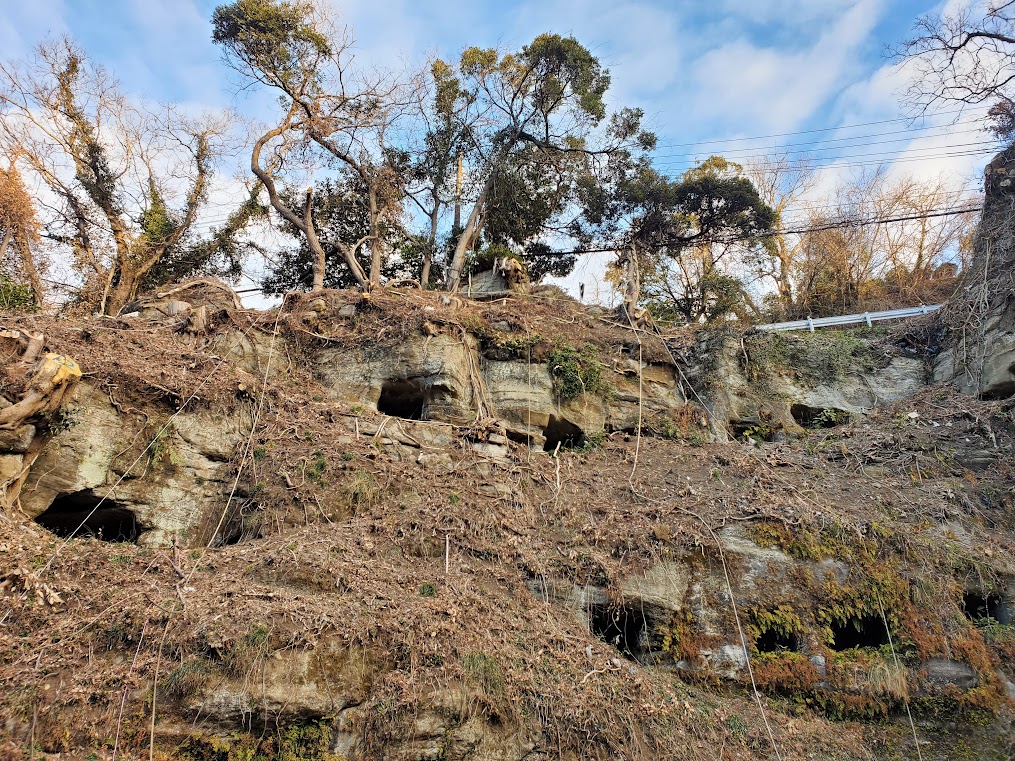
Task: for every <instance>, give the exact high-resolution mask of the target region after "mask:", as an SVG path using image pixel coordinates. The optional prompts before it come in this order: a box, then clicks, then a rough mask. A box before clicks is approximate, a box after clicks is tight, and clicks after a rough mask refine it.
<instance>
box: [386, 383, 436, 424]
mask: <svg viewBox="0 0 1015 761" xmlns="http://www.w3.org/2000/svg"><path fill="white" fill-rule="evenodd" d="M450 395H451V391H450V389H448V388H447V386H442V385H439V384H437V385H435V384H430V383H427V382H426V380H423V379H420V378H405V379H394V380H388V381H385V382H384V384H383V385H382V386H381V395H380V398H378V400H377V411H378V412H381V413H383V414H385V415H390V416H391V417H400V418H404V419H406V420H429V419H430V415H431V412H432V411H433V408H434V407H435V406H436V405H438V404H440V403H441V402H442V401H444V400H446V399H447V397H448V396H450Z"/></svg>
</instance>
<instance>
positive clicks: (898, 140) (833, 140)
mask: <svg viewBox="0 0 1015 761" xmlns="http://www.w3.org/2000/svg"><path fill="white" fill-rule="evenodd" d="M967 123H968V122H958V124H967ZM953 126H955V125H953ZM928 130H943V131H944V132H943V134H945V135H962V134H970V133H973V132H982V131H983V130H982V129H967V130H953V129H950V128H949V127H921V128H919V129H915V130H905V129H903V130H893V131H891V132H875V133H873V134H870V135H853V136H851V137H838V138H831V139H828V140H813V141H808V142H803V143H783V144H781V145H752V146H749V147H747V148H733V149H727V150H722V151H720V152H721V153H723V154H726V153H741V152H743V151H767V150H772V151H782V150H783V149H785V148H796V147H806V146H812V145H824V144H827V143H844V142H847V141H860V140H868V139H869V138H872V137H885V136H888V135H913V134H914V133H917V132H924V131H928ZM919 137H921V138H928V137H939V136H938V135H920V136H919ZM912 139H918V138H912ZM908 140H910V138H904V137H902V138H896V139H894V140H882V141H878V142H873V143H866V145H883V144H885V143H901V142H907V141H908ZM839 147H841V148H852V147H859V146H850V145H843V146H839ZM815 150H831V148H816V149H815ZM800 152H801V151H790V153H800ZM657 155H658V156H659V157H660V158H667V157H669V156H687V155H690V152H687V151H685V152H684V153H670V154H665V153H662V154H657Z"/></svg>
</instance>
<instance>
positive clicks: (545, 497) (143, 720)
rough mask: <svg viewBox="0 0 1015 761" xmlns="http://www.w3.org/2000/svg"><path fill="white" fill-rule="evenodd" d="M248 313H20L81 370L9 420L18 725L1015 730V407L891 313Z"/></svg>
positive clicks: (99, 737)
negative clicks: (824, 316) (779, 325)
mask: <svg viewBox="0 0 1015 761" xmlns="http://www.w3.org/2000/svg"><path fill="white" fill-rule="evenodd" d="M175 295H176V297H177V298H181V299H182V298H190V299H191V302H192V303H191V304H190V306H195V305H197V302H198V301H199V300H200V297H199V296H197V295H190V296H185V295H183V294H180V293H178V294H175ZM206 295H207V294H206ZM544 296H548V294H547V295H544ZM230 304H231V302H230V301H228V300H227V301H224V302H222V301H218V302H216V301H215V300H214V299H212V300H211V301H209V303H208V304H207V305H206V308H205V309H204V310H203V313H202V315H201V318H200V320H197V321H194V320H193V319H192V318H188V317H187V315H188V313H192V312H193V311H197V310H193V309H191V310H189V312H188V308H187V305H184V306H182V307H181V306H179V305H177V306H170V305H169V304H167V303H166V301H165V300H162V301H161V302H159V303H154V302H153V303H149V304H145V305H141V308H140V309H139V314H138V316H136V317H133V318H130V319H122V320H115V321H114V320H101V321H100V320H89V321H84V322H80V323H71V322H67V321H60V320H45V319H38V320H34V321H21V323H20V325H21V327H22V328H24V329H26V330H30V331H35V332H38V333H43V334H44V335H45V344H46V346H45V348H46V350H47V351H50V352H52V353H57V354H65V355H69V356H71V357H73V358H74V359H76V360H77V362H78V364H79V365H80V367H81V369H82V371H83V378H82V380H81V381H80V382H78V383H77V385H76V386H75V387H73V388H71V387H67V390H66V393H67V394H68V396H69V399H70V401H69V403H65V404H64V406H63V407H62V408H61V410H60V411H59V412H57V413H54V412H52V411H47V412H46V413H45V414H44V415H39V416H35V417H34V418H32V419H30V420H27V421H24V423H23V424H22V425H18V426H11V430H10V431H0V448H3V450H4V452H5V454H3V455H0V465H2V466H3V468H4V470H3V479H4V484H5V487H4V488H5V490H6V494H7V499H8V502H9V504H8V507H7V508H6V510H5V513H4V517H3V519H2V520H0V552H2V553H3V557H4V567H3V581H2V585H3V597H2V598H0V599H2V604H3V609H2V610H0V617H2V618H3V623H2V629H0V631H2V642H0V657H2V662H3V663H4V664H5V665H4V666H3V667H2V668H0V695H2V697H0V713H2V716H3V719H4V722H3V724H2V725H0V732H2V733H3V735H0V736H2V737H3V738H4V742H5V745H4V746H3V747H4V751H5V753H6V754H8V755H11V756H13V757H29V756H30V755H32V752H33V751H32V750H31V749H32V747H33V743H34V747H35V748H36V751H35V755H36V756H40V755H41V754H43V753H66V754H69V755H70V756H72V757H88V756H89V754H92V755H93V756H95V757H99V758H105V757H112V755H113V751H114V748H115V749H116V754H117V757H121V758H127V757H137V756H140V755H144V754H147V752H148V746H149V742H152V743H153V748H154V753H155V755H156V756H157V757H163V758H177V757H183V758H193V759H230V760H232V759H242V758H252V757H263V758H293V759H295V758H321V759H323V758H330V759H337V758H361V759H372V758H391V759H417V758H419V759H422V758H446V759H452V758H477V759H523V758H524V759H539V758H547V759H548V758H560V757H564V758H597V757H598V758H646V759H647V758H688V759H705V758H716V757H723V758H773V757H775V756H776V753H778V755H779V756H780V757H782V758H784V759H804V758H839V759H854V758H911V757H915V755H916V753H915V750H914V732H915V734H916V737H917V738H918V741H919V742H920V744H921V745H920V748H921V750H922V755H923V757H924V758H942V759H943V758H962V757H969V758H998V759H1000V758H1006V757H1008V755H1010V753H1011V752H1012V747H1011V737H1012V732H1011V711H1010V709H1011V703H1010V700H1011V697H1012V692H1013V691H1015V686H1013V685H1012V684H1011V681H1010V680H1011V679H1012V677H1013V676H1015V674H1013V673H1012V666H1011V664H1012V663H1013V662H1015V628H1013V627H1012V626H1011V623H1012V622H1011V618H1012V614H1013V610H1012V608H1013V600H1015V586H1013V581H1012V580H1013V579H1015V558H1013V555H1012V549H1011V548H1012V538H1013V533H1015V513H1013V511H1012V499H1013V494H1012V480H1011V476H1012V472H1011V471H1012V458H1011V454H1012V446H1013V437H1012V434H1013V431H1015V425H1013V411H1012V410H1013V405H1012V403H1011V401H1010V400H989V401H980V400H976V399H973V398H970V397H966V396H961V395H959V394H958V393H957V392H955V391H953V390H952V389H950V388H948V387H944V386H926V385H925V380H926V377H925V376H926V374H927V372H928V368H927V367H925V365H924V361H923V360H922V359H921V358H919V357H910V356H905V355H904V354H903V353H901V352H898V351H896V350H894V349H893V348H892V346H893V343H892V341H891V340H889V339H888V338H886V337H882V338H880V339H877V340H873V339H869V338H863V337H857V336H855V335H853V334H832V335H829V336H816V337H796V338H794V337H773V336H760V335H754V334H748V335H747V336H740V335H734V334H732V333H728V332H727V333H713V334H694V333H691V332H684V333H680V334H674V335H669V336H666V337H665V339H664V338H661V337H660V336H658V335H650V334H646V333H643V332H641V333H639V332H633V331H630V330H627V329H626V328H624V327H623V326H622V325H617V324H614V323H613V321H612V318H611V317H610V315H608V314H606V313H600V312H596V311H590V310H587V309H584V308H581V307H580V306H578V305H576V304H574V303H573V302H570V301H567V300H563V301H562V300H553V299H549V298H546V297H544V298H539V297H531V298H514V299H511V300H508V301H505V302H498V303H495V304H479V303H475V302H468V301H464V302H463V301H459V300H456V299H452V298H447V297H441V296H439V295H431V294H420V293H417V292H405V293H402V292H391V293H384V294H377V295H375V296H374V298H372V299H370V300H368V301H365V300H362V299H361V298H360V297H359V296H358V295H357V294H353V293H346V292H335V293H328V294H326V295H325V296H323V297H321V298H317V299H310V298H302V299H296V300H293V301H290V302H289V303H288V304H287V305H286V307H285V308H284V309H283V310H282V311H280V312H279V313H270V314H260V313H249V312H241V311H237V310H235V309H234V308H233V307H232V306H231V305H230ZM10 344H11V345H10V349H9V351H8V353H7V355H6V356H7V359H8V369H9V370H10V373H9V374H8V381H7V385H6V386H5V387H4V389H3V390H2V392H3V394H4V396H6V397H8V399H9V400H10V401H15V397H16V396H19V395H20V394H22V392H23V391H24V386H25V384H26V378H25V368H24V367H23V366H18V365H17V359H18V357H19V356H20V354H21V352H22V351H23V347H21V346H19V345H18V344H17V342H16V341H15V340H13V339H12V340H11V342H10ZM385 413H387V414H385ZM734 437H735V438H734ZM554 453H555V454H554ZM82 524H83V525H82ZM79 526H80V527H81V530H80V531H79V532H78V533H77V535H76V536H75V538H70V539H68V538H67V536H68V534H69V533H70V532H71V531H72V530H74V529H77V528H78V527H79ZM82 534H90V536H87V537H82V536H81V535H82ZM745 645H746V654H745ZM746 655H749V656H750V658H749V660H748V658H747V657H746ZM748 665H749V666H750V668H748ZM752 682H753V683H754V684H756V685H757V688H758V691H759V695H760V696H759V697H758V698H757V699H756V698H755V696H754V692H753V690H752V687H751V684H752ZM910 714H912V717H913V724H912V725H911V724H910V722H909V719H908V716H909V715H910Z"/></svg>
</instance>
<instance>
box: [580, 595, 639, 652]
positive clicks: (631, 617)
mask: <svg viewBox="0 0 1015 761" xmlns="http://www.w3.org/2000/svg"><path fill="white" fill-rule="evenodd" d="M589 631H591V632H592V634H593V635H594V636H596V637H598V638H599V639H601V640H602V641H603V642H608V643H609V644H611V645H613V646H614V647H615V648H617V650H618V651H620V652H621V653H622V654H623V655H625V656H627V657H628V658H634V657H636V656H638V655H640V654H642V653H644V652H645V650H646V645H647V638H648V637H647V633H648V632H647V627H646V625H645V616H644V614H643V613H642V612H641V611H640V610H637V609H635V608H631V607H628V606H624V605H592V606H590V607H589Z"/></svg>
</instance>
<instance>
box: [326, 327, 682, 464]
mask: <svg viewBox="0 0 1015 761" xmlns="http://www.w3.org/2000/svg"><path fill="white" fill-rule="evenodd" d="M316 363H317V367H318V370H319V374H320V377H321V379H322V381H323V382H324V383H325V385H326V386H327V387H328V388H329V389H330V390H331V391H332V393H333V395H334V398H336V399H340V400H342V401H345V402H348V403H350V404H362V405H370V406H372V407H374V408H376V409H377V410H378V411H380V412H383V413H386V414H389V415H392V416H396V417H401V418H407V419H410V420H419V419H425V420H438V421H442V422H448V423H455V424H468V423H471V422H473V421H476V420H480V419H485V418H494V419H497V420H498V421H500V423H501V425H502V427H503V428H504V429H505V430H506V431H507V432H508V435H510V436H511V438H513V439H515V440H517V441H522V442H526V443H531V444H532V445H534V446H540V447H542V446H545V445H546V442H547V441H549V442H550V445H549V447H548V448H549V449H552V448H553V447H554V446H555V445H556V444H557V443H559V442H564V445H565V446H569V445H572V444H574V445H578V444H580V443H582V442H583V441H584V440H585V437H587V436H589V435H592V434H595V433H601V432H603V431H607V430H632V429H634V428H636V427H637V425H638V419H639V398H640V402H641V409H640V414H641V416H642V420H643V421H644V420H648V419H649V418H651V417H652V416H658V415H666V414H672V413H673V412H674V411H675V410H677V409H679V408H680V407H681V406H682V405H683V404H684V401H685V400H684V398H683V396H682V395H681V394H680V391H679V389H678V387H677V384H676V380H675V378H674V374H673V370H672V368H665V367H661V366H655V365H649V364H644V365H643V366H642V368H641V373H642V381H641V389H640V394H639V382H638V377H637V376H638V366H637V363H632V367H628V368H623V369H622V370H621V369H619V368H618V369H610V368H607V369H606V370H605V371H604V375H605V376H606V382H607V383H608V384H610V386H611V387H612V388H613V389H614V391H613V392H612V393H611V394H609V395H608V396H607V397H604V396H603V395H597V394H581V395H580V396H578V397H577V398H575V399H571V400H568V401H561V400H559V399H557V398H556V397H555V394H554V392H553V384H552V382H551V378H550V373H549V371H548V369H547V365H546V364H542V363H534V364H529V363H526V362H521V361H497V360H488V359H485V358H484V357H482V356H481V354H480V353H479V350H478V346H477V344H476V342H475V340H474V339H472V338H471V337H470V338H466V339H465V340H462V339H459V338H456V337H452V336H448V335H444V334H439V335H436V336H413V337H410V338H408V339H407V340H406V341H404V342H403V343H402V344H400V345H399V346H397V347H395V348H394V349H393V350H378V349H366V350H359V349H331V348H329V349H325V350H324V351H322V352H321V353H320V354H318V356H317V358H316Z"/></svg>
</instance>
